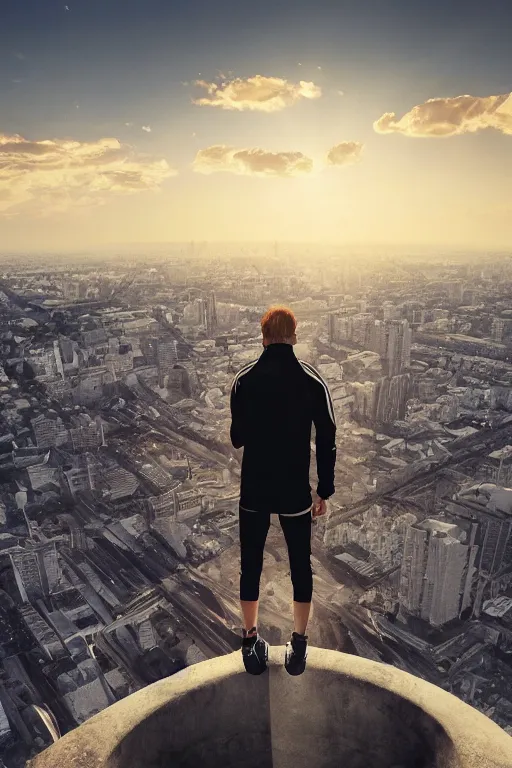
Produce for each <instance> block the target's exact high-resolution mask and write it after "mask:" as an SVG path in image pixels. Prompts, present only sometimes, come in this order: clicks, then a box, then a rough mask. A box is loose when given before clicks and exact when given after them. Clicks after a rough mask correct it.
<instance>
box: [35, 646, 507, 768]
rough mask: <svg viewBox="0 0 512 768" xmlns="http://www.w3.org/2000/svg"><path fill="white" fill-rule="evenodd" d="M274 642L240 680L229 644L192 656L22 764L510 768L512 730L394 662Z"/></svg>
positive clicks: (49, 767) (237, 658)
mask: <svg viewBox="0 0 512 768" xmlns="http://www.w3.org/2000/svg"><path fill="white" fill-rule="evenodd" d="M283 660H284V649H283V647H278V646H273V647H271V649H270V661H269V671H268V673H265V674H263V675H261V676H259V677H251V676H250V675H248V674H247V673H246V672H245V671H244V668H243V663H242V659H241V655H240V652H239V651H236V652H234V653H231V654H229V655H226V656H220V657H218V658H215V659H210V660H208V661H204V662H201V663H199V664H195V665H193V666H191V667H188V668H186V669H184V670H183V671H181V672H178V673H177V674H175V675H173V676H172V677H169V678H166V679H164V680H161V681H159V682H158V683H155V684H153V685H150V686H148V687H147V688H144V689H142V690H141V691H139V692H137V693H135V694H133V695H131V696H128V697H127V698H125V699H123V700H122V701H120V702H118V703H116V704H114V705H112V706H111V707H108V708H107V709H105V710H104V711H103V712H101V713H100V714H99V715H96V716H95V717H93V718H91V719H90V720H88V721H87V723H85V724H84V725H82V726H80V727H79V728H77V729H76V730H74V731H72V732H71V733H69V734H67V735H66V736H64V737H63V738H62V739H60V740H59V741H57V743H56V744H55V745H54V746H52V747H51V748H50V749H48V750H46V751H45V752H43V753H41V754H40V755H39V756H38V757H37V758H36V759H35V760H34V761H32V762H31V764H30V768H71V767H72V768H143V766H144V768H157V767H158V768H160V767H161V766H164V765H165V766H182V767H184V768H185V767H186V768H192V767H194V768H196V766H202V768H216V767H217V766H218V767H219V768H220V767H222V768H229V766H240V765H243V766H244V768H256V766H257V767H258V768H270V767H271V766H272V767H273V768H276V767H277V768H292V766H293V768H306V766H307V768H334V766H340V765H342V766H344V767H346V768H380V767H381V766H382V768H384V767H385V768H393V766H394V767H398V766H400V767H401V768H407V766H414V768H427V767H428V768H434V766H439V768H440V767H441V766H443V768H473V766H475V768H476V767H477V766H478V768H512V738H511V737H510V736H508V735H507V734H506V733H505V732H504V731H502V730H501V729H500V728H499V727H498V726H497V725H495V724H494V723H493V722H491V721H490V720H489V719H488V718H487V717H485V716H484V715H482V714H480V713H479V712H477V711H476V710H474V709H473V708H471V707H469V706H468V705H466V704H464V703H462V702H461V701H459V700H458V699H456V698H455V697H454V696H452V695H451V694H449V693H447V692H445V691H443V690H441V689H440V688H437V687H435V686H433V685H431V684H430V683H426V682H424V681H423V680H421V679H420V678H417V677H413V676H412V675H409V674H407V673H405V672H402V671H400V670H398V669H395V668H394V667H391V666H387V665H384V664H379V663H376V662H373V661H369V660H367V659H363V658H359V657H356V656H351V655H347V654H343V653H338V652H336V651H327V650H321V649H318V648H310V650H309V658H308V668H307V670H306V672H305V673H304V675H302V676H300V677H290V676H289V675H288V674H287V673H286V671H285V670H284V667H283Z"/></svg>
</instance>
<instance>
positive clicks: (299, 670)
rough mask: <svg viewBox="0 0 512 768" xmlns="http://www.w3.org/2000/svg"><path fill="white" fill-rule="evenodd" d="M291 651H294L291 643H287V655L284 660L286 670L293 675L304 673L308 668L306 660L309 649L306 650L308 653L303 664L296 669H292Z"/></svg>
mask: <svg viewBox="0 0 512 768" xmlns="http://www.w3.org/2000/svg"><path fill="white" fill-rule="evenodd" d="M291 652H292V648H291V645H290V644H287V645H286V655H285V660H284V668H285V669H286V671H287V672H288V674H289V675H292V676H293V677H297V676H298V675H302V673H303V672H304V671H305V669H306V662H307V660H308V654H307V651H306V655H305V656H304V659H303V661H302V662H301V666H300V667H297V668H296V669H290V661H291V658H290V657H291Z"/></svg>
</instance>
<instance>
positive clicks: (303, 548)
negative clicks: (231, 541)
mask: <svg viewBox="0 0 512 768" xmlns="http://www.w3.org/2000/svg"><path fill="white" fill-rule="evenodd" d="M239 515H240V565H241V569H240V600H258V598H259V594H260V576H261V571H262V568H263V551H264V549H265V542H266V540H267V533H268V530H269V528H270V514H268V513H261V512H248V511H247V510H245V509H240V510H239ZM279 522H280V523H281V528H282V529H283V533H284V537H285V539H286V545H287V547H288V558H289V561H290V572H291V578H292V584H293V599H294V600H295V602H297V603H310V602H311V597H312V594H313V574H312V572H311V560H310V556H311V512H306V514H304V515H297V517H286V516H283V515H279Z"/></svg>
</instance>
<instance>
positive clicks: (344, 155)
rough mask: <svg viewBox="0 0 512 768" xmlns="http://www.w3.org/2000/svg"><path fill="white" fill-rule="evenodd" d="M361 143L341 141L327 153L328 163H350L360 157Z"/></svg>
mask: <svg viewBox="0 0 512 768" xmlns="http://www.w3.org/2000/svg"><path fill="white" fill-rule="evenodd" d="M363 146H364V145H363V144H361V142H359V141H342V142H341V144H336V146H335V147H333V148H332V149H330V150H329V152H328V153H327V162H328V164H329V165H350V164H351V163H357V162H359V160H360V159H361V154H362V151H363Z"/></svg>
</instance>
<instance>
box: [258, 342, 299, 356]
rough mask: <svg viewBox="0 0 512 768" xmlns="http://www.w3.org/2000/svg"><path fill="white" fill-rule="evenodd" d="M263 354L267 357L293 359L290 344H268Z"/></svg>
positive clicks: (293, 354) (293, 353)
mask: <svg viewBox="0 0 512 768" xmlns="http://www.w3.org/2000/svg"><path fill="white" fill-rule="evenodd" d="M263 354H264V355H266V356H267V357H285V358H288V357H295V352H294V351H293V345H292V344H269V345H268V346H267V347H265V349H264V350H263Z"/></svg>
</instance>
